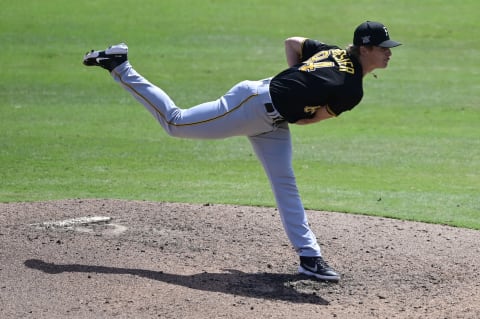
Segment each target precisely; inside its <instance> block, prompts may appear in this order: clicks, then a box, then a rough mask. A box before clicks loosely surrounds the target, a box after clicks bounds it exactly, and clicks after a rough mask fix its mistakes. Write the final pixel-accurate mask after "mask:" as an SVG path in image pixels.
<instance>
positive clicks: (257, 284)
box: [24, 259, 329, 305]
mask: <svg viewBox="0 0 480 319" xmlns="http://www.w3.org/2000/svg"><path fill="white" fill-rule="evenodd" d="M24 264H25V266H27V267H28V268H32V269H37V270H40V271H43V272H44V273H47V274H60V273H63V272H70V273H74V272H78V273H100V274H120V275H121V274H128V275H134V276H139V277H144V278H148V279H152V280H158V281H162V282H165V283H168V284H173V285H179V286H184V287H188V288H191V289H196V290H202V291H214V292H221V293H225V294H232V295H237V296H238V295H240V296H245V297H251V298H259V299H268V300H283V301H289V302H294V303H310V304H317V305H328V304H329V302H328V301H327V300H325V299H323V298H321V297H320V296H318V295H317V294H316V292H315V291H313V292H311V291H309V292H308V293H307V292H301V291H298V290H297V286H299V285H298V283H299V282H300V281H301V280H302V279H304V277H303V276H301V275H291V274H269V273H254V274H249V273H244V272H241V271H238V270H232V269H226V270H225V271H227V272H225V273H207V272H204V273H200V274H195V275H176V274H169V273H165V272H162V271H152V270H145V269H131V268H118V267H107V266H89V265H80V264H64V265H62V264H54V263H47V262H44V261H42V260H38V259H28V260H26V261H25V262H24ZM316 283H317V284H321V283H319V282H316Z"/></svg>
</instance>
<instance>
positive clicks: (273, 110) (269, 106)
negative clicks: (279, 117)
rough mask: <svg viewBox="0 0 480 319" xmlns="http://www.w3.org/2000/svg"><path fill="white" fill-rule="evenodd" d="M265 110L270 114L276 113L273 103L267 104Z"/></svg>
mask: <svg viewBox="0 0 480 319" xmlns="http://www.w3.org/2000/svg"><path fill="white" fill-rule="evenodd" d="M265 110H267V112H268V113H273V112H275V108H274V107H273V104H272V103H265Z"/></svg>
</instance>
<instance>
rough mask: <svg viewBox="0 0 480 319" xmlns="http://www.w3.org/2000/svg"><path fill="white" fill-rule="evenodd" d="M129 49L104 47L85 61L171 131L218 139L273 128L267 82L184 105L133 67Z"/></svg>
mask: <svg viewBox="0 0 480 319" xmlns="http://www.w3.org/2000/svg"><path fill="white" fill-rule="evenodd" d="M122 50H123V51H122ZM127 52H128V48H127V47H126V45H125V44H120V45H116V46H112V47H110V48H109V49H107V50H105V51H91V52H89V53H87V55H86V56H85V57H84V64H85V65H88V66H101V67H103V68H105V69H107V70H109V71H110V73H111V75H112V76H113V78H114V79H115V81H117V82H118V83H120V84H121V85H122V87H123V88H125V89H126V90H127V91H128V92H130V93H131V94H132V96H133V97H134V98H135V99H137V100H138V101H139V102H140V103H142V104H143V105H144V106H145V107H146V108H147V110H148V111H149V112H150V113H151V114H152V115H153V116H154V117H155V119H156V120H157V121H158V122H159V123H160V125H161V126H162V127H163V128H164V129H165V131H166V132H167V133H168V134H169V135H171V136H175V137H185V138H203V139H215V138H226V137H230V136H240V135H247V136H249V135H256V134H261V133H264V132H268V131H271V130H273V129H274V125H273V122H272V118H271V117H270V116H268V115H267V112H266V110H265V106H264V104H265V103H266V102H269V101H270V99H269V94H268V83H267V82H263V81H243V82H240V83H238V84H237V85H235V86H234V87H233V88H232V89H231V90H230V91H229V92H227V93H226V94H225V95H223V96H222V97H221V98H218V99H217V100H214V101H210V102H206V103H202V104H200V105H197V106H194V107H191V108H188V109H181V108H179V107H177V106H176V105H175V103H174V101H173V100H172V99H171V98H170V97H169V96H168V95H167V94H166V93H165V92H164V91H163V90H162V89H161V88H159V87H157V86H156V85H154V84H153V83H151V82H150V81H148V80H147V79H145V78H144V77H143V76H142V75H140V74H139V73H138V72H137V71H136V70H135V69H134V68H133V67H132V65H131V64H130V62H129V61H128V59H127ZM119 53H122V54H119Z"/></svg>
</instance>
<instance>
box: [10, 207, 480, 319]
mask: <svg viewBox="0 0 480 319" xmlns="http://www.w3.org/2000/svg"><path fill="white" fill-rule="evenodd" d="M309 220H310V223H311V224H312V228H313V230H314V231H315V233H316V234H317V237H318V238H319V241H320V242H321V243H322V248H323V254H324V256H325V258H326V260H327V261H328V262H329V263H330V264H331V266H333V267H334V268H335V269H336V270H337V271H338V272H340V273H341V274H342V280H341V281H340V283H338V284H332V283H324V282H320V281H316V280H312V279H310V278H307V277H303V276H301V275H298V274H297V272H296V269H297V256H296V255H295V253H294V252H293V251H292V249H291V247H290V245H289V243H288V241H287V239H286V236H285V234H284V232H283V228H282V226H281V223H280V218H279V216H278V213H277V212H276V210H275V209H273V208H258V207H240V206H235V207H232V206H226V205H187V204H170V203H154V202H140V201H134V202H132V201H120V200H68V201H55V202H41V203H10V204H0V245H1V246H0V262H1V263H0V313H1V317H2V318H112V317H113V318H196V319H198V318H295V319H297V318H334V317H335V318H480V276H479V265H480V248H479V246H478V244H479V243H480V232H478V231H473V230H465V229H459V228H452V227H445V226H439V225H428V224H422V223H413V222H402V221H397V220H390V219H385V218H374V217H366V216H357V215H349V214H340V213H328V212H314V211H310V212H309Z"/></svg>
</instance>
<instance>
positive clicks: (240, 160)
mask: <svg viewBox="0 0 480 319" xmlns="http://www.w3.org/2000/svg"><path fill="white" fill-rule="evenodd" d="M259 2H260V1H256V0H249V1H234V0H224V1H218V0H217V1H215V0H210V1H195V0H176V1H173V0H172V1H170V0H163V1H153V0H149V1H140V2H139V1H112V0H110V1H104V0H98V1H95V2H90V1H88V2H66V1H59V0H49V1H40V2H38V1H26V0H18V1H10V2H5V3H3V4H2V10H1V11H0V60H1V61H2V67H1V70H2V76H1V77H0V130H1V136H0V147H1V148H0V164H1V170H0V180H1V184H0V201H2V202H11V201H38V200H53V199H64V198H124V199H139V200H155V201H169V202H195V203H206V202H209V203H232V204H242V205H265V206H273V205H274V201H273V196H272V195H271V192H270V189H269V185H268V181H267V178H266V177H265V175H264V174H263V171H262V169H261V167H260V165H259V163H258V162H257V160H256V158H255V157H254V155H253V154H252V150H251V148H250V145H249V144H248V142H247V140H246V139H245V138H233V139H227V140H220V141H194V140H180V139H173V138H170V137H167V135H166V134H165V133H164V132H163V131H162V130H161V128H160V127H159V126H158V125H157V124H156V122H155V121H154V120H153V118H151V117H150V115H149V114H148V113H147V111H145V110H144V109H143V107H142V106H141V105H140V104H138V103H137V102H136V101H134V100H133V98H131V97H130V96H129V95H128V94H127V93H126V92H125V91H123V90H122V89H121V88H119V87H118V86H117V85H116V84H115V83H114V82H113V81H112V80H111V79H110V78H109V76H108V74H107V73H106V72H105V71H103V70H101V69H93V68H86V67H84V66H83V65H82V64H81V59H82V56H83V54H84V53H85V52H86V51H87V50H89V49H100V48H104V47H106V46H108V45H110V44H114V43H117V42H121V41H125V42H127V43H128V45H129V47H130V60H131V61H132V63H133V64H134V65H135V67H136V69H137V70H139V71H140V72H141V73H143V74H144V75H145V76H146V77H147V78H149V79H150V80H151V81H152V82H154V83H157V84H158V85H160V86H161V87H162V88H164V89H165V90H166V91H167V92H168V93H169V94H170V95H171V96H172V97H173V98H174V99H175V100H176V102H177V104H178V105H181V106H184V107H185V108H186V107H190V106H192V105H195V104H197V103H200V102H204V101H207V100H211V99H215V98H217V97H218V96H220V95H222V94H223V93H224V92H225V91H226V90H227V89H229V88H230V87H231V86H232V85H233V84H235V83H236V82H238V81H241V80H244V79H261V78H264V77H267V76H271V75H274V74H276V73H278V72H279V71H281V70H282V69H283V68H285V66H286V62H285V57H284V49H283V40H284V39H285V38H286V37H288V36H292V35H301V36H306V37H311V38H315V39H319V40H322V41H325V42H328V43H333V44H337V45H340V46H345V45H347V44H349V43H350V42H351V38H352V33H353V29H354V28H355V27H356V26H357V25H358V24H359V23H361V22H363V21H364V20H367V19H368V20H378V21H381V22H383V23H385V24H386V25H387V26H389V30H390V33H391V36H392V38H394V39H396V40H398V41H400V42H403V43H404V45H403V46H401V47H398V48H395V49H393V57H392V60H391V62H390V66H389V68H388V69H386V70H379V71H378V72H376V74H377V75H378V79H375V78H373V77H372V76H368V77H367V78H366V79H365V81H364V89H365V97H364V100H363V101H362V103H361V104H360V105H359V106H358V107H357V108H355V109H354V110H353V111H352V112H348V113H346V114H344V115H342V116H341V117H339V118H337V119H332V120H329V121H326V122H323V123H319V124H317V125H313V126H302V127H300V126H292V132H293V139H294V150H295V154H294V157H295V159H294V161H295V162H294V163H295V169H296V173H297V178H298V184H299V188H300V190H301V194H302V197H303V199H304V203H305V206H306V207H307V208H309V209H317V210H333V211H342V212H351V213H358V214H370V215H379V216H388V217H394V218H400V219H408V220H417V221H426V222H433V223H443V224H450V225H455V226H461V227H469V228H475V229H480V197H479V192H480V173H479V172H480V106H479V104H480V103H479V102H480V98H479V94H478V92H479V81H478V79H479V73H480V71H479V70H480V62H479V59H478V58H477V53H478V51H479V49H480V43H479V42H478V22H477V20H478V19H477V18H478V17H477V16H478V11H479V10H480V4H479V3H478V1H473V0H468V1H462V2H461V3H457V2H451V1H434V0H426V1H413V0H406V1H401V2H400V1H341V2H326V1H309V2H308V4H300V5H299V4H297V2H294V1H273V0H271V1H261V4H259Z"/></svg>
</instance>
